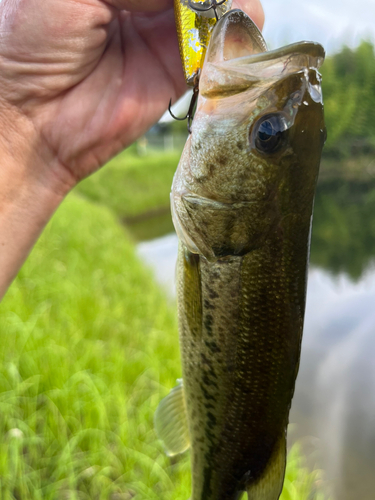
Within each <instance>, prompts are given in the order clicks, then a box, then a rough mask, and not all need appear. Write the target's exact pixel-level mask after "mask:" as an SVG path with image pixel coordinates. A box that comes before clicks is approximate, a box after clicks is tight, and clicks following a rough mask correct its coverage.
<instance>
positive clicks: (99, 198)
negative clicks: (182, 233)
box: [76, 151, 180, 219]
mask: <svg viewBox="0 0 375 500" xmlns="http://www.w3.org/2000/svg"><path fill="white" fill-rule="evenodd" d="M179 158H180V153H179V152H173V153H153V154H152V155H146V156H141V157H140V156H137V155H135V154H134V153H133V152H132V151H124V152H123V153H122V154H120V155H119V156H117V157H116V158H114V159H113V160H112V161H110V162H109V163H108V165H106V166H105V167H104V168H103V169H102V170H100V171H99V172H97V173H96V174H95V175H93V176H91V177H89V178H88V179H86V180H84V181H83V182H81V183H80V184H79V185H78V186H77V188H76V190H77V191H78V192H79V193H80V194H81V195H83V196H85V197H86V198H87V199H89V200H91V201H95V202H97V203H102V204H104V205H106V206H107V207H109V208H111V209H112V210H113V211H114V212H115V213H116V214H117V215H118V216H119V217H120V218H121V219H124V218H132V217H134V216H138V215H140V214H144V213H150V212H153V211H155V210H159V209H160V208H162V209H167V210H168V207H169V193H170V190H171V185H172V179H173V175H174V172H175V171H176V168H177V165H178V162H179Z"/></svg>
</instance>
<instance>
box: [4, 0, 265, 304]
mask: <svg viewBox="0 0 375 500" xmlns="http://www.w3.org/2000/svg"><path fill="white" fill-rule="evenodd" d="M233 7H239V8H242V9H243V10H245V11H246V12H247V13H248V14H249V15H250V16H251V17H252V18H253V19H254V21H255V22H256V23H257V24H258V26H259V27H262V25H263V11H262V7H261V4H260V0H237V2H234V5H233ZM185 89H186V87H185V82H184V77H183V74H182V65H181V62H180V57H179V53H178V44H177V37H176V29H175V23H174V15H173V2H172V0H106V1H104V0H103V1H102V0H0V131H1V132H0V158H1V160H0V299H1V297H2V295H3V294H4V293H5V291H6V289H7V287H8V286H9V284H10V283H11V281H12V279H13V278H14V276H15V275H16V274H17V272H18V269H19V268H20V267H21V265H22V263H23V261H24V260H25V258H26V257H27V255H28V253H29V251H30V250H31V248H32V246H33V244H34V243H35V241H36V239H37V238H38V236H39V234H40V233H41V231H42V230H43V228H44V226H45V225H46V224H47V222H48V220H49V219H50V217H51V216H52V214H53V212H54V210H56V208H57V206H58V205H59V203H60V202H61V201H62V200H63V198H64V197H65V195H66V194H67V193H68V192H69V190H70V189H71V188H72V187H74V186H75V184H76V183H77V182H78V181H79V180H81V179H83V178H84V177H86V176H87V175H89V174H91V173H93V172H94V171H95V170H96V169H98V168H99V167H100V166H101V165H103V164H104V163H105V162H106V161H108V160H109V159H110V158H111V157H112V156H113V155H115V154H116V153H117V152H119V151H120V150H121V149H123V148H124V147H126V146H128V145H129V144H131V143H132V142H133V141H134V140H135V139H137V138H138V137H139V136H140V135H142V134H143V133H144V132H145V131H146V130H147V129H148V128H149V127H150V126H151V125H152V124H153V123H155V122H156V121H157V120H158V118H159V117H160V116H161V115H162V114H163V112H164V111H165V109H166V106H167V103H168V101H169V99H170V98H171V97H172V98H173V99H176V98H177V97H178V96H180V95H181V94H182V93H183V92H184V91H185Z"/></svg>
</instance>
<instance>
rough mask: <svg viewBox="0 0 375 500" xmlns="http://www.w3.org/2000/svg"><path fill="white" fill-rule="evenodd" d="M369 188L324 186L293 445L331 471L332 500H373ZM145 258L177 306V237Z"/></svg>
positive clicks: (373, 223) (374, 244) (160, 240)
mask: <svg viewBox="0 0 375 500" xmlns="http://www.w3.org/2000/svg"><path fill="white" fill-rule="evenodd" d="M370 184H371V183H362V184H359V183H353V182H352V183H347V182H346V183H344V182H338V181H335V182H331V183H326V184H325V185H323V186H320V187H319V190H318V194H317V198H316V208H315V216H314V217H315V219H314V230H313V239H312V248H311V266H310V271H309V283H308V292H307V306H306V317H305V329H304V338H303V344H302V356H301V366H300V371H299V375H298V379H297V385H296V393H295V397H294V399H293V406H292V411H291V416H290V421H291V423H292V424H293V425H292V426H290V431H289V435H290V441H293V440H295V439H298V440H300V441H301V442H302V443H303V444H304V445H305V449H306V452H307V454H308V456H309V457H310V461H311V466H316V467H319V468H322V469H323V470H324V471H325V477H326V479H327V484H328V485H329V486H330V491H331V492H332V498H333V499H335V500H374V499H375V267H374V265H373V261H374V260H373V259H374V257H375V186H374V184H373V182H372V185H370ZM150 224H152V226H153V227H155V225H156V226H157V225H158V222H157V220H156V219H155V220H153V221H150ZM164 227H165V225H164ZM154 234H155V233H154ZM138 253H139V255H140V257H141V258H142V259H143V261H144V262H145V263H146V264H147V265H149V266H150V268H151V269H152V270H153V272H154V274H155V277H156V279H157V280H158V281H159V283H160V284H161V285H162V286H163V287H164V288H165V290H166V293H167V294H168V295H169V297H170V298H171V300H174V299H173V297H174V294H175V292H174V272H175V262H176V255H177V237H176V235H175V234H174V233H170V234H167V235H164V236H160V235H159V237H156V238H154V239H152V240H150V241H142V242H140V243H139V244H138Z"/></svg>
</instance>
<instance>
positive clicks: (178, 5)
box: [174, 0, 232, 85]
mask: <svg viewBox="0 0 375 500" xmlns="http://www.w3.org/2000/svg"><path fill="white" fill-rule="evenodd" d="M231 6H232V0H224V1H216V0H203V1H202V0H174V10H175V17H176V26H177V35H178V43H179V46H180V55H181V61H182V66H183V70H184V74H185V79H186V82H187V84H188V85H194V83H195V82H194V80H195V76H196V75H197V74H198V72H199V70H200V69H201V68H202V65H203V62H204V57H205V54H206V50H207V47H208V42H209V41H210V37H211V32H212V29H213V27H214V26H215V24H216V21H217V19H218V18H220V17H222V16H223V15H224V14H225V13H226V12H227V11H228V10H229V9H230V8H231Z"/></svg>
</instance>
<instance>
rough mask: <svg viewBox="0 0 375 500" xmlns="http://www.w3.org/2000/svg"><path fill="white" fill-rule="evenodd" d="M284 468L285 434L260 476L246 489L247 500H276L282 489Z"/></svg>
mask: <svg viewBox="0 0 375 500" xmlns="http://www.w3.org/2000/svg"><path fill="white" fill-rule="evenodd" d="M285 466H286V438H285V433H283V434H282V436H281V437H280V439H279V441H278V443H277V446H276V447H275V449H274V452H273V454H272V456H271V459H270V461H269V462H268V465H267V468H266V470H265V471H264V472H263V474H262V476H261V477H260V478H259V479H258V480H257V481H256V482H254V483H251V484H250V485H249V486H248V487H247V498H248V500H278V499H279V497H280V495H281V491H282V489H283V482H284V475H285Z"/></svg>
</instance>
